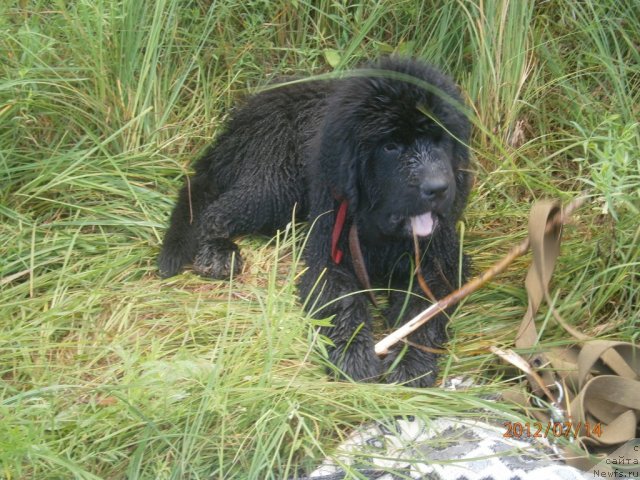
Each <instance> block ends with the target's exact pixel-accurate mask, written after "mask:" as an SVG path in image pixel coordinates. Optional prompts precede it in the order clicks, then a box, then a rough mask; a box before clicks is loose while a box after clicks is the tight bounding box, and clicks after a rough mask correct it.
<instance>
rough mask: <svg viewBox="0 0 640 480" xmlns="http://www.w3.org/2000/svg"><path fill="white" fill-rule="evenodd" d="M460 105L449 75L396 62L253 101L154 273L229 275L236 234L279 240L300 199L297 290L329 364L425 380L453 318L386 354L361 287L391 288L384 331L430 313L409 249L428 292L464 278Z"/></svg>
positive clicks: (206, 162)
mask: <svg viewBox="0 0 640 480" xmlns="http://www.w3.org/2000/svg"><path fill="white" fill-rule="evenodd" d="M462 109H463V102H462V100H461V98H460V95H459V93H458V90H457V88H456V87H455V85H454V84H453V82H452V81H451V79H449V78H448V77H446V76H444V75H443V74H441V73H439V72H438V71H437V70H435V69H434V68H432V67H430V66H428V65H426V64H423V63H420V62H418V61H413V60H408V59H401V58H396V57H390V58H385V59H382V60H380V61H379V62H377V63H373V64H369V65H368V66H366V67H364V68H361V69H357V70H354V71H352V72H349V73H348V74H345V75H344V76H343V77H341V78H332V79H329V80H318V79H316V80H312V81H298V82H289V83H287V84H285V85H282V86H279V87H276V88H270V89H268V90H265V91H263V92H261V93H259V94H257V95H255V96H253V97H252V98H249V100H248V101H247V102H246V104H245V105H244V106H243V107H241V108H239V109H238V110H236V111H235V112H234V113H233V114H232V115H231V118H230V119H229V121H228V122H227V124H226V128H225V129H224V131H223V132H222V133H220V134H219V135H218V137H217V139H216V141H215V143H214V144H213V145H212V146H211V147H210V148H209V149H208V150H207V151H206V152H205V154H204V155H203V156H202V158H200V160H198V162H197V163H196V165H195V173H194V175H193V176H192V177H190V178H189V179H188V181H187V182H186V185H185V186H184V188H183V189H182V191H181V192H180V195H179V198H178V201H177V204H176V206H175V208H174V210H173V214H172V216H171V225H170V227H169V229H168V231H167V233H166V237H165V240H164V244H163V247H162V252H161V254H160V258H159V269H160V273H161V275H162V276H165V277H169V276H172V275H175V274H176V273H178V272H179V271H180V270H181V269H182V268H183V267H184V266H185V265H187V264H189V263H191V264H192V265H193V269H194V270H195V271H196V272H197V273H198V274H200V275H202V276H205V277H210V278H217V279H221V278H228V277H229V276H230V275H231V274H232V273H233V272H234V271H237V270H238V269H239V268H240V265H241V259H240V256H239V254H238V247H237V245H236V244H235V243H233V239H234V238H235V237H237V236H239V235H244V234H249V233H254V232H261V233H267V234H273V233H274V232H275V231H276V229H278V228H282V227H284V226H286V225H287V223H288V222H290V221H291V218H292V212H293V211H294V207H295V212H296V214H297V216H298V217H299V218H303V219H308V220H309V221H310V222H311V224H312V227H311V231H310V234H309V238H308V240H307V243H306V246H305V253H304V255H305V257H304V258H305V261H306V264H307V270H306V271H305V273H304V275H303V277H302V279H301V282H300V286H299V289H300V295H301V298H302V300H303V301H304V303H305V305H306V308H307V309H308V310H309V311H311V312H312V314H313V315H314V316H315V317H317V318H326V317H332V320H331V326H329V327H323V329H322V333H323V334H324V335H326V336H327V337H328V338H329V339H330V340H331V343H330V345H331V346H330V348H329V358H330V360H331V362H332V363H333V364H334V365H335V366H336V367H337V369H335V370H334V369H332V370H334V371H336V372H339V373H338V375H339V376H342V375H343V376H346V377H348V378H351V379H353V380H358V381H386V382H402V383H405V384H407V385H410V386H429V385H431V384H433V382H434V381H435V378H436V373H437V372H436V368H437V361H436V360H437V355H438V353H439V349H440V348H441V346H442V343H443V342H444V341H446V339H447V335H446V322H447V313H443V314H441V315H439V316H438V317H436V318H434V319H433V320H431V321H430V322H428V323H427V324H426V325H425V326H423V327H422V328H421V329H420V330H418V331H416V332H415V333H413V334H412V335H411V336H410V338H409V339H408V340H407V341H406V342H405V343H403V344H401V345H400V346H397V347H396V348H395V350H393V351H392V352H391V353H390V354H389V355H387V356H386V357H385V358H384V359H380V358H378V357H377V356H376V354H375V353H374V338H373V334H372V317H371V312H370V311H369V305H368V299H369V297H368V296H367V295H368V294H367V293H366V292H363V290H364V289H365V288H368V287H369V285H373V287H374V288H378V289H381V290H382V291H384V292H386V295H385V297H386V301H385V302H384V303H385V308H384V316H385V317H386V320H387V323H388V325H389V326H393V327H395V326H398V325H399V324H401V323H403V322H404V321H406V320H408V319H410V318H412V317H413V316H414V315H416V314H418V313H419V312H420V311H422V310H424V309H425V308H426V307H428V306H429V304H430V300H429V299H428V298H427V297H426V296H425V294H424V293H423V291H425V290H426V291H428V290H427V289H421V288H420V287H419V286H418V285H419V284H421V283H422V284H424V282H421V281H420V282H419V281H417V280H418V279H416V276H415V272H416V271H417V268H416V265H415V261H414V258H418V257H417V255H415V251H416V250H415V247H416V244H417V245H418V251H419V252H421V253H420V255H421V256H420V257H419V263H420V265H419V266H418V267H419V268H420V270H421V272H422V275H423V277H422V278H420V279H419V280H422V279H424V280H426V284H427V285H428V287H429V289H430V290H431V292H432V297H433V296H435V297H437V298H441V297H443V296H445V295H446V294H448V293H450V292H451V291H452V290H453V289H455V288H456V287H457V286H458V285H459V282H460V281H461V280H462V281H464V277H465V271H466V270H467V267H466V260H464V258H465V257H464V256H463V255H461V253H460V243H459V239H458V234H457V232H456V222H457V221H458V219H459V218H460V216H461V214H462V211H463V209H464V206H465V203H466V200H467V196H468V194H469V188H470V183H471V175H470V172H469V152H468V147H467V145H468V141H469V133H470V124H469V121H468V119H467V117H466V116H465V114H464V113H463V111H462ZM354 226H355V227H354ZM352 232H356V233H355V235H352ZM352 236H353V237H354V238H356V240H355V242H353V241H350V237H352ZM461 259H463V260H462V262H461ZM369 294H370V292H369Z"/></svg>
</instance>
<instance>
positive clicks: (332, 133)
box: [319, 114, 363, 210]
mask: <svg viewBox="0 0 640 480" xmlns="http://www.w3.org/2000/svg"><path fill="white" fill-rule="evenodd" d="M352 130H353V129H352V128H351V127H349V125H348V122H344V121H341V119H339V118H337V116H335V115H331V114H329V115H327V118H326V121H325V125H324V128H323V129H322V131H321V138H320V152H319V153H320V155H319V157H320V158H319V160H320V163H321V168H322V172H321V174H322V175H323V176H324V178H325V179H326V182H327V185H328V186H329V187H330V188H331V189H332V192H331V193H332V195H333V196H334V197H336V198H337V199H346V200H347V201H348V202H349V208H350V209H351V210H353V209H357V205H358V200H359V197H360V181H359V177H360V169H361V163H362V157H363V153H362V152H361V146H360V145H358V143H357V142H356V141H355V140H354V139H355V138H356V132H354V131H352Z"/></svg>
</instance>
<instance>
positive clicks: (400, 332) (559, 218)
mask: <svg viewBox="0 0 640 480" xmlns="http://www.w3.org/2000/svg"><path fill="white" fill-rule="evenodd" d="M586 200H587V197H584V196H583V197H578V198H576V199H575V200H572V201H571V202H569V203H568V204H567V205H566V206H565V207H564V208H562V209H561V210H560V212H559V213H557V214H556V215H555V216H554V217H553V218H552V219H551V220H549V221H548V222H547V226H546V229H545V230H546V231H547V232H550V231H551V230H552V229H553V228H556V227H557V226H558V225H564V224H565V223H566V222H567V220H568V219H569V217H570V216H571V215H572V214H573V212H574V211H575V210H576V209H578V208H579V207H581V206H582V205H583V204H584V203H585V201H586ZM528 249H529V237H527V238H525V239H524V240H523V241H522V243H520V244H519V245H517V246H516V247H514V248H513V249H511V251H510V252H509V253H508V254H507V255H506V256H505V257H504V258H503V259H502V260H500V261H498V262H497V263H496V264H494V265H493V266H492V267H491V268H489V269H488V270H485V271H484V272H483V273H482V274H480V275H479V276H477V277H475V278H473V279H472V280H470V281H469V282H467V283H465V284H464V285H463V286H462V287H460V288H459V289H458V290H454V291H453V292H451V293H450V294H449V295H447V296H446V297H444V298H442V299H440V300H438V301H437V302H436V303H434V304H433V305H431V306H430V307H429V308H427V309H426V310H424V311H423V312H422V313H419V314H418V315H416V316H415V317H413V318H412V319H411V320H409V321H408V322H407V323H405V324H404V325H403V326H402V327H400V328H399V329H397V330H395V331H394V332H392V333H391V334H389V335H387V336H386V337H384V338H383V339H382V340H380V341H379V342H378V343H376V346H375V351H376V355H378V356H384V355H387V354H388V353H389V348H391V347H392V346H393V345H395V344H396V343H398V342H399V341H400V340H402V339H403V338H405V337H407V336H408V335H409V334H411V333H412V332H414V331H415V330H417V329H418V328H420V327H421V326H422V325H424V324H425V323H427V322H428V321H429V320H431V319H432V318H433V317H435V316H436V315H437V314H438V313H440V312H443V311H444V310H446V309H447V308H449V307H450V306H452V305H455V304H456V303H458V302H460V300H462V299H463V298H465V297H467V296H469V295H471V294H472V293H473V292H475V291H476V290H479V289H480V288H481V287H482V286H484V284H485V283H487V282H488V281H489V280H491V279H492V278H493V277H495V276H496V275H498V274H500V273H502V272H503V271H505V270H506V269H507V267H508V266H509V264H510V263H511V262H513V261H514V260H515V259H516V258H518V257H519V256H521V255H523V254H524V253H526V251H527V250H528Z"/></svg>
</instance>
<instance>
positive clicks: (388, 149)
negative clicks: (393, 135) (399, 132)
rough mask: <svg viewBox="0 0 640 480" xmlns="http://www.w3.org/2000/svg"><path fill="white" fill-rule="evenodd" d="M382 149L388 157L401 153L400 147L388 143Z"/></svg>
mask: <svg viewBox="0 0 640 480" xmlns="http://www.w3.org/2000/svg"><path fill="white" fill-rule="evenodd" d="M382 149H383V150H384V153H388V154H389V155H398V154H399V153H401V150H402V147H400V145H398V144H397V143H392V142H390V143H385V144H384V146H383V147H382Z"/></svg>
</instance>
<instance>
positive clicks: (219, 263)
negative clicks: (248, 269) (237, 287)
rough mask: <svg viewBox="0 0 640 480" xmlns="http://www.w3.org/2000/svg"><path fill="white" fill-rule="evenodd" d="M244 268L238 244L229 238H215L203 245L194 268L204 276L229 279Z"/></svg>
mask: <svg viewBox="0 0 640 480" xmlns="http://www.w3.org/2000/svg"><path fill="white" fill-rule="evenodd" d="M241 269H242V259H241V258H240V250H239V249H238V246H237V245H236V244H235V243H233V242H231V241H229V240H214V241H209V242H207V243H205V244H204V245H202V246H201V247H200V249H199V250H198V253H197V254H196V257H195V259H194V260H193V270H194V271H195V272H196V273H197V274H198V275H201V276H203V277H208V278H215V279H219V280H225V279H228V278H229V277H230V276H231V275H236V274H238V273H239V272H240V270H241Z"/></svg>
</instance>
